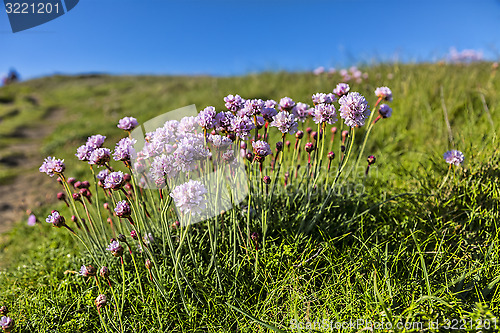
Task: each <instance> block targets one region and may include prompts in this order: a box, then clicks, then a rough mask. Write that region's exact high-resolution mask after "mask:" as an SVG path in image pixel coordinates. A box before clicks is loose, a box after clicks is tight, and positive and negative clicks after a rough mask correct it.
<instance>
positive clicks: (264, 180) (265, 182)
mask: <svg viewBox="0 0 500 333" xmlns="http://www.w3.org/2000/svg"><path fill="white" fill-rule="evenodd" d="M262 181H263V182H264V184H266V185H269V184H271V177H269V176H264V178H262Z"/></svg>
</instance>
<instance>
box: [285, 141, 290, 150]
mask: <svg viewBox="0 0 500 333" xmlns="http://www.w3.org/2000/svg"><path fill="white" fill-rule="evenodd" d="M285 146H286V147H287V148H290V141H289V140H286V141H285Z"/></svg>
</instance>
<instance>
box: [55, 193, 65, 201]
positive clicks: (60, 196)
mask: <svg viewBox="0 0 500 333" xmlns="http://www.w3.org/2000/svg"><path fill="white" fill-rule="evenodd" d="M57 199H58V200H66V194H64V192H59V193H57Z"/></svg>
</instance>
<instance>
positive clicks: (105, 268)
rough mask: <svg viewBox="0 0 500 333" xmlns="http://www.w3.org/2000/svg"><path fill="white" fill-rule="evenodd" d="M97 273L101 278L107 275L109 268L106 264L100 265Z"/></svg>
mask: <svg viewBox="0 0 500 333" xmlns="http://www.w3.org/2000/svg"><path fill="white" fill-rule="evenodd" d="M99 275H100V276H101V277H103V278H107V277H108V276H109V268H108V267H106V266H102V267H101V269H100V270H99Z"/></svg>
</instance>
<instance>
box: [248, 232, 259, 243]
mask: <svg viewBox="0 0 500 333" xmlns="http://www.w3.org/2000/svg"><path fill="white" fill-rule="evenodd" d="M250 238H251V239H252V240H253V241H254V242H256V241H258V240H259V233H258V232H255V231H254V232H252V234H251V235H250Z"/></svg>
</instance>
